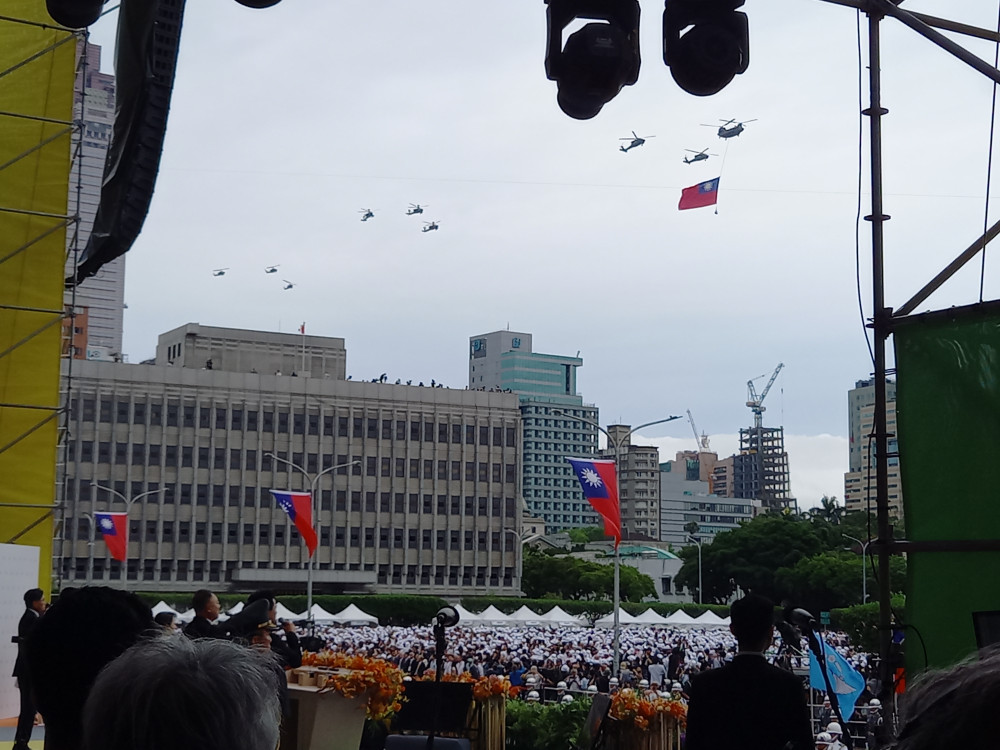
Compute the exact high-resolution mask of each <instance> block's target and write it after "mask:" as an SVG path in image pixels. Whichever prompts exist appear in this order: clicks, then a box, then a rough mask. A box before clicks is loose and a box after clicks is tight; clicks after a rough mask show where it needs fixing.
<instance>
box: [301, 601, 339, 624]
mask: <svg viewBox="0 0 1000 750" xmlns="http://www.w3.org/2000/svg"><path fill="white" fill-rule="evenodd" d="M302 615H303V617H311V618H312V619H313V620H314V621H315V622H333V621H334V620H336V619H337V616H336V615H333V614H330V613H329V612H327V611H326V610H325V609H323V608H322V607H321V606H319V605H318V604H313V605H312V607H310V608H309V609H308V610H307V611H305V612H303V613H302Z"/></svg>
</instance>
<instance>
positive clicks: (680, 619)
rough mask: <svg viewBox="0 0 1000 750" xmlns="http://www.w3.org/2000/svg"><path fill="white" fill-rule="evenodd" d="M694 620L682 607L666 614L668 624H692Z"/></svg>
mask: <svg viewBox="0 0 1000 750" xmlns="http://www.w3.org/2000/svg"><path fill="white" fill-rule="evenodd" d="M694 621H695V620H694V618H693V617H692V616H691V615H689V614H688V613H687V612H685V611H684V610H683V609H679V610H677V611H676V612H674V613H673V614H671V615H668V616H667V624H668V625H693V624H694Z"/></svg>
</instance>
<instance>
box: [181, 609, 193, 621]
mask: <svg viewBox="0 0 1000 750" xmlns="http://www.w3.org/2000/svg"><path fill="white" fill-rule="evenodd" d="M180 618H181V620H183V621H184V622H191V620H193V619H194V610H193V609H189V610H188V611H187V612H181V614H180Z"/></svg>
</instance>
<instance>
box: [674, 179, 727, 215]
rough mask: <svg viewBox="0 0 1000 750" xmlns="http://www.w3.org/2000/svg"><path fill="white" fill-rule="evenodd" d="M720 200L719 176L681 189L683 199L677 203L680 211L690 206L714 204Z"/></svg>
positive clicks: (698, 206)
mask: <svg viewBox="0 0 1000 750" xmlns="http://www.w3.org/2000/svg"><path fill="white" fill-rule="evenodd" d="M718 200H719V178H718V177H716V178H715V179H714V180H706V181H705V182H699V183H698V184H697V185H692V186H691V187H686V188H684V189H683V190H681V201H680V203H678V204H677V209H678V210H679V211H684V210H685V209H688V208H702V207H704V206H714V205H715V204H716V202H717V201H718Z"/></svg>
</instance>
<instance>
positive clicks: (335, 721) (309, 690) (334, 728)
mask: <svg viewBox="0 0 1000 750" xmlns="http://www.w3.org/2000/svg"><path fill="white" fill-rule="evenodd" d="M288 697H289V699H290V700H291V701H293V702H294V703H295V705H296V707H297V709H298V710H297V711H294V710H293V714H295V715H297V721H296V731H295V732H294V738H292V737H288V738H287V739H288V740H290V741H292V740H293V741H294V744H293V746H292V747H285V746H284V741H285V740H284V738H283V744H282V750H358V747H359V746H360V745H361V734H362V732H363V731H364V727H365V711H366V708H367V705H368V700H367V696H365V695H359V696H357V697H355V698H345V697H344V696H342V695H340V694H339V693H337V692H334V691H321V689H320V688H317V687H314V686H312V685H295V684H290V685H289V686H288Z"/></svg>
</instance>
